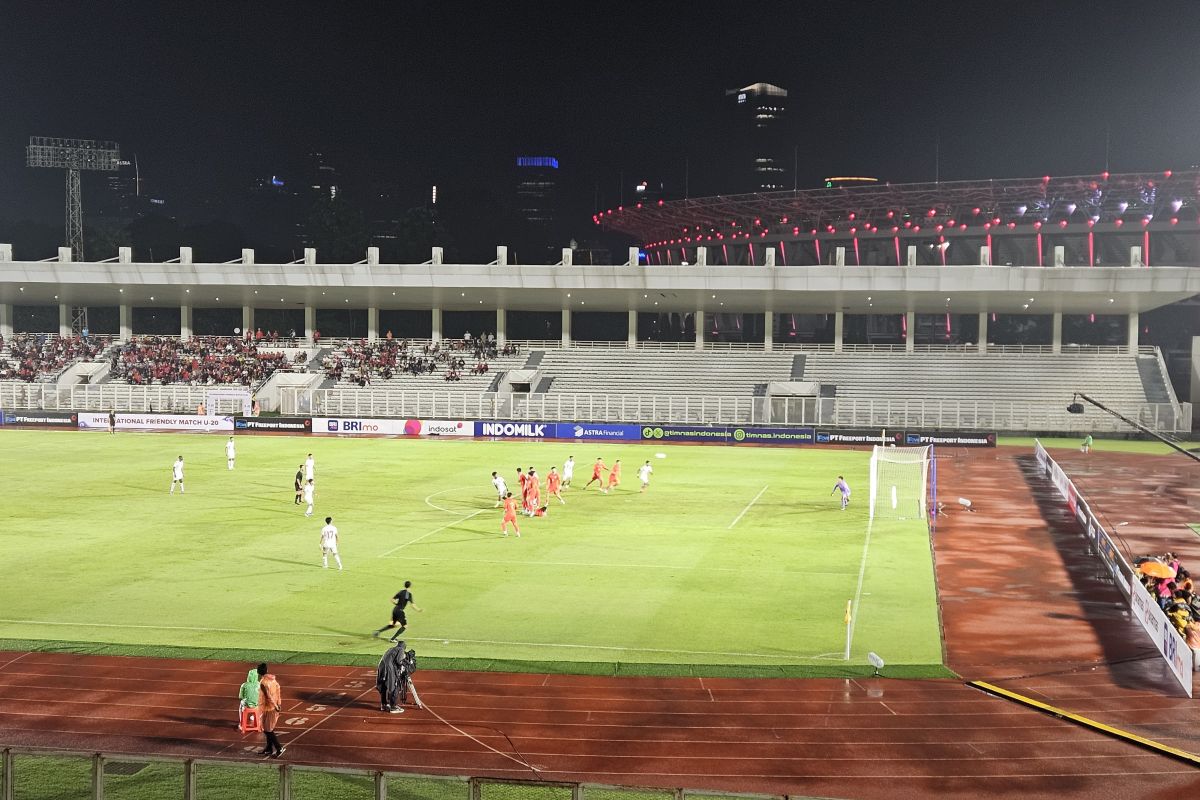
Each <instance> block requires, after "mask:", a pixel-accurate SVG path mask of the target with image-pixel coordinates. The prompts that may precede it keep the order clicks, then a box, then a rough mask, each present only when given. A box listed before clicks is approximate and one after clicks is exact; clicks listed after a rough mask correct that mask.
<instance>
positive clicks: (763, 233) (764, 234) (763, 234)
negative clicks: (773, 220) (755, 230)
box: [758, 231, 767, 239]
mask: <svg viewBox="0 0 1200 800" xmlns="http://www.w3.org/2000/svg"><path fill="white" fill-rule="evenodd" d="M766 235H767V232H766V231H763V232H762V233H760V234H759V235H758V238H760V239H761V238H763V237H764V236H766Z"/></svg>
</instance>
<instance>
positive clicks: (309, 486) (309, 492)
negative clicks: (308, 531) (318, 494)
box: [304, 478, 314, 517]
mask: <svg viewBox="0 0 1200 800" xmlns="http://www.w3.org/2000/svg"><path fill="white" fill-rule="evenodd" d="M313 491H314V487H313V479H312V478H309V479H308V481H307V482H306V483H305V484H304V502H306V503H308V508H307V509H306V510H305V512H304V516H306V517H311V516H312V507H313Z"/></svg>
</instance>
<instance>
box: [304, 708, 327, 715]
mask: <svg viewBox="0 0 1200 800" xmlns="http://www.w3.org/2000/svg"><path fill="white" fill-rule="evenodd" d="M326 708H327V706H309V707H308V708H306V709H304V710H305V711H308V712H310V713H316V712H318V711H324V710H325V709H326Z"/></svg>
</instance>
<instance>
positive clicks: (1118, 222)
mask: <svg viewBox="0 0 1200 800" xmlns="http://www.w3.org/2000/svg"><path fill="white" fill-rule="evenodd" d="M1113 224H1114V225H1116V226H1117V227H1118V228H1119V227H1121V226H1122V225H1124V224H1125V220H1123V219H1120V218H1118V219H1117V220H1116V221H1115V222H1114V223H1113Z"/></svg>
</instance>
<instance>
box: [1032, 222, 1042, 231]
mask: <svg viewBox="0 0 1200 800" xmlns="http://www.w3.org/2000/svg"><path fill="white" fill-rule="evenodd" d="M1033 229H1034V230H1035V231H1040V230H1041V229H1042V221H1041V220H1040V219H1039V220H1038V221H1037V222H1035V223H1033Z"/></svg>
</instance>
